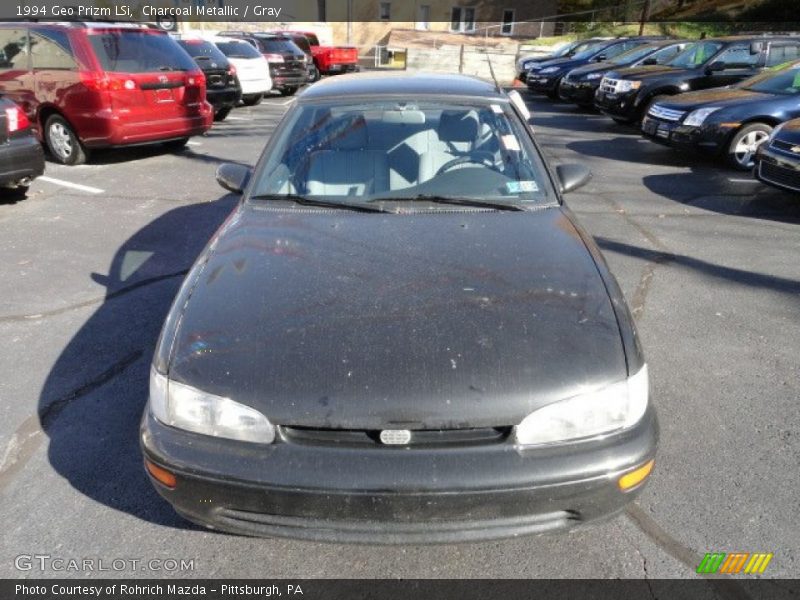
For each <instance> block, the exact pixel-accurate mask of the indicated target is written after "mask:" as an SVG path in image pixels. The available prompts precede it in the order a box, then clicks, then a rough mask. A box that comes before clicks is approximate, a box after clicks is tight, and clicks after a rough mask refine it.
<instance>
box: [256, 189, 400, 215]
mask: <svg viewBox="0 0 800 600" xmlns="http://www.w3.org/2000/svg"><path fill="white" fill-rule="evenodd" d="M250 200H286V201H287V202H294V203H295V204H300V205H302V206H318V207H323V208H341V209H344V210H355V211H359V212H371V213H376V212H377V213H393V212H394V211H391V210H386V209H385V208H382V207H380V206H375V205H371V204H366V203H364V202H338V201H335V200H318V199H316V198H310V197H308V196H300V195H298V194H257V195H255V196H250Z"/></svg>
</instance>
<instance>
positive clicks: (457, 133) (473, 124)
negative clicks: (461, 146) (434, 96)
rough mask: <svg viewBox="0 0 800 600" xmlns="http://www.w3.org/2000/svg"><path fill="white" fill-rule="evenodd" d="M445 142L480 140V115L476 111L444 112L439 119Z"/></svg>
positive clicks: (440, 133) (442, 138)
mask: <svg viewBox="0 0 800 600" xmlns="http://www.w3.org/2000/svg"><path fill="white" fill-rule="evenodd" d="M438 133H439V139H440V140H442V141H443V142H474V141H475V140H476V139H478V113H476V112H475V111H474V110H444V111H442V116H441V117H440V118H439V129H438Z"/></svg>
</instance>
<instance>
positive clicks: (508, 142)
mask: <svg viewBox="0 0 800 600" xmlns="http://www.w3.org/2000/svg"><path fill="white" fill-rule="evenodd" d="M500 141H501V142H502V143H503V148H505V149H506V150H509V151H510V152H519V142H518V141H517V138H516V137H515V136H513V135H503V136H500Z"/></svg>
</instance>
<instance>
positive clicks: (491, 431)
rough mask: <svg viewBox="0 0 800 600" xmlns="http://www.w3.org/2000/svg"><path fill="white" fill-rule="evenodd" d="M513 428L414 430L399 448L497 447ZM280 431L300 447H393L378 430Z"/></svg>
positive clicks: (305, 429) (308, 428) (309, 429)
mask: <svg viewBox="0 0 800 600" xmlns="http://www.w3.org/2000/svg"><path fill="white" fill-rule="evenodd" d="M511 429H512V428H511V427H476V428H466V429H417V430H413V431H411V439H410V441H409V442H408V443H407V444H404V445H402V446H398V447H435V446H476V445H485V444H497V443H501V442H503V441H505V440H506V439H507V438H508V436H509V435H510V434H511ZM280 430H281V433H282V434H283V437H284V439H285V440H286V441H288V442H294V443H298V444H312V445H320V444H321V445H341V446H375V447H382V446H384V447H392V446H391V445H386V444H384V443H383V442H381V439H380V433H381V432H380V430H377V429H374V430H370V429H318V428H313V427H286V426H282V427H281V428H280Z"/></svg>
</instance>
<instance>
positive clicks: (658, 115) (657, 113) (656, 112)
mask: <svg viewBox="0 0 800 600" xmlns="http://www.w3.org/2000/svg"><path fill="white" fill-rule="evenodd" d="M647 114H648V115H650V116H651V117H653V118H655V119H661V120H662V121H671V122H673V123H675V122H677V121H680V120H681V119H682V118H683V115H685V114H686V111H683V110H672V109H671V108H664V107H663V106H660V105H658V104H656V105H654V106H652V107H651V108H650V110H649V111H647Z"/></svg>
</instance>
